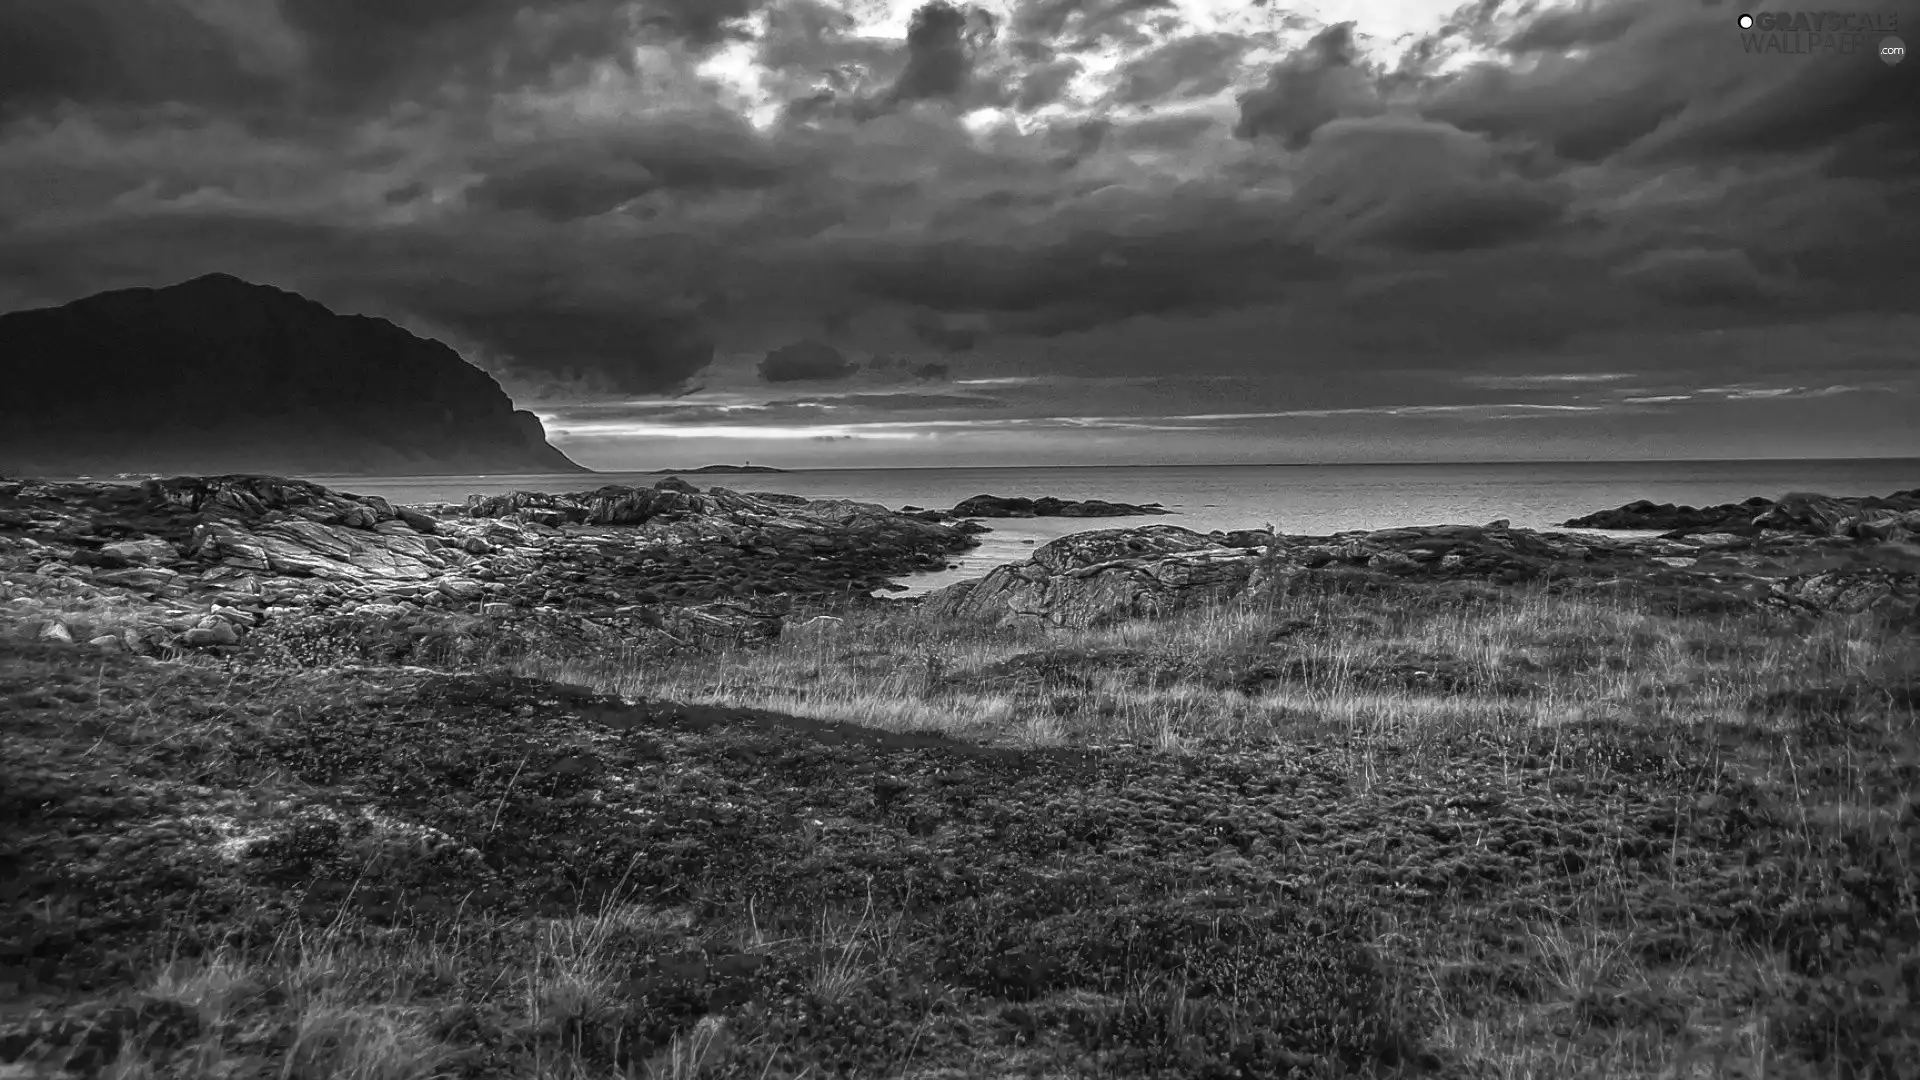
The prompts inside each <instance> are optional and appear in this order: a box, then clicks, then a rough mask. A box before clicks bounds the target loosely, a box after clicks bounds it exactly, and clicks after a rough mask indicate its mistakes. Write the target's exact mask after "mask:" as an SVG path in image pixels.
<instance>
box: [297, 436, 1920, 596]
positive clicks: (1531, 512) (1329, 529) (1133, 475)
mask: <svg viewBox="0 0 1920 1080" xmlns="http://www.w3.org/2000/svg"><path fill="white" fill-rule="evenodd" d="M686 475H687V476H688V479H689V480H690V481H691V482H692V483H694V484H697V485H699V486H700V487H703V488H705V487H715V486H717V487H725V488H731V489H733V490H736V491H773V492H781V493H784V494H789V495H801V496H806V497H809V498H845V499H860V500H863V501H867V502H876V503H880V504H882V505H884V506H887V507H890V508H893V509H899V508H901V507H902V506H919V507H927V508H933V509H945V508H948V507H951V506H953V505H954V504H955V503H958V502H960V501H961V500H963V499H967V498H970V497H972V496H974V495H1003V496H1014V495H1021V496H1026V497H1028V498H1038V497H1040V496H1042V495H1053V496H1057V497H1059V498H1062V499H1106V500H1108V501H1110V502H1124V503H1134V504H1136V505H1137V504H1143V503H1154V502H1157V503H1160V504H1162V505H1164V506H1165V507H1166V508H1167V509H1169V510H1171V511H1173V513H1172V514H1168V515H1164V516H1159V515H1156V516H1152V517H1124V518H995V519H990V520H986V521H984V522H983V524H985V525H987V526H989V527H990V528H991V529H992V530H993V531H992V532H989V533H986V534H985V535H983V536H981V537H980V538H979V539H980V540H981V545H980V546H979V547H978V548H975V549H973V550H972V551H969V552H966V553H964V554H962V555H959V556H956V557H955V558H954V560H953V568H951V569H948V570H942V571H934V572H929V573H921V574H915V575H912V576H910V577H906V578H902V579H900V582H899V583H900V584H902V585H904V586H906V591H905V592H904V593H895V594H894V595H913V594H916V593H920V592H924V591H927V590H929V589H934V588H939V587H941V586H943V585H946V584H950V583H951V582H954V581H959V580H963V579H966V578H971V577H978V576H980V575H981V574H984V573H986V572H987V571H988V570H989V569H991V568H993V567H994V566H996V565H999V564H1002V563H1008V562H1018V561H1020V560H1022V559H1025V558H1026V557H1027V555H1028V553H1030V552H1031V551H1032V550H1033V548H1034V547H1035V546H1037V545H1039V544H1044V543H1046V542H1047V541H1048V540H1052V539H1054V538H1056V537H1060V536H1066V535H1068V534H1070V533H1076V532H1084V531H1086V530H1089V529H1105V528H1120V527H1125V526H1130V525H1145V524H1154V523H1161V524H1172V525H1180V526H1184V527H1186V528H1189V529H1193V530H1195V531H1198V532H1209V531H1211V530H1214V529H1255V528H1265V527H1268V526H1272V527H1274V528H1276V529H1278V530H1280V531H1281V532H1284V533H1290V534H1294V535H1302V536H1323V535H1327V534H1331V533H1336V532H1345V531H1348V530H1352V529H1368V530H1371V529H1383V528H1392V527H1395V526H1405V525H1438V524H1469V525H1480V524H1485V523H1486V522H1488V521H1492V520H1494V519H1497V518H1506V519H1508V520H1509V521H1510V522H1512V523H1513V524H1514V525H1516V526H1521V527H1526V528H1538V529H1548V528H1554V527H1556V526H1558V525H1559V523H1561V522H1563V521H1566V520H1568V519H1569V518H1574V517H1579V516H1581V515H1583V514H1589V513H1592V512H1594V511H1596V510H1606V509H1610V508H1612V507H1616V506H1620V505H1623V504H1625V503H1630V502H1633V501H1634V500H1636V499H1650V500H1652V501H1654V502H1656V503H1679V504H1687V505H1692V506H1709V505H1713V504H1716V503H1727V502H1739V501H1740V500H1742V499H1745V498H1748V497H1750V496H1754V495H1761V496H1765V497H1767V498H1778V497H1780V496H1781V495H1784V494H1786V493H1787V492H1790V491H1817V492H1821V493H1823V494H1827V495H1851V496H1860V495H1884V494H1887V493H1889V492H1893V491H1903V490H1906V489H1909V488H1915V487H1920V458H1867V459H1823V460H1793V461H1631V462H1621V461H1608V462H1598V461H1595V462H1560V461H1556V462H1498V463H1484V464H1433V463H1416V464H1372V465H1111V466H1082V467H1071V468H1060V467H1035V468H951V469H947V468H914V469H813V470H801V471H795V472H786V473H750V474H749V473H735V474H706V475H697V476H696V475H692V474H686ZM660 478H661V477H660V474H658V473H627V472H603V473H594V474H587V475H583V474H580V473H556V474H532V475H511V476H510V475H493V476H431V477H420V476H410V477H366V476H351V477H348V476H334V477H328V476H313V477H307V479H311V480H314V481H316V482H318V483H321V484H325V485H326V486H328V487H331V488H335V489H337V490H341V491H349V492H353V493H356V494H362V495H380V496H384V497H385V498H387V499H389V500H390V501H393V502H399V503H423V502H447V503H458V502H464V501H465V500H466V497H467V496H468V495H470V494H475V493H479V494H495V493H499V492H506V491H552V492H558V491H583V490H591V489H593V488H596V487H600V486H603V485H606V484H629V485H633V486H636V487H640V486H646V485H650V484H652V483H654V482H656V481H657V480H659V479H660Z"/></svg>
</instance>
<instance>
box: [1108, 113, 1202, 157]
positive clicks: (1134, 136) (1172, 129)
mask: <svg viewBox="0 0 1920 1080" xmlns="http://www.w3.org/2000/svg"><path fill="white" fill-rule="evenodd" d="M1220 126H1221V121H1219V120H1217V119H1215V118H1214V117H1211V116H1194V115H1188V116H1181V115H1173V116H1149V117H1147V118H1145V119H1143V120H1135V121H1133V122H1132V123H1128V124H1120V125H1117V126H1115V127H1114V129H1113V132H1112V136H1111V138H1112V139H1113V142H1114V144H1115V145H1116V146H1119V147H1122V148H1125V149H1135V148H1138V149H1143V150H1176V149H1180V148H1182V147H1187V146H1191V145H1193V142H1194V140H1195V139H1198V138H1199V137H1200V136H1201V135H1203V134H1205V133H1206V132H1209V131H1212V130H1213V129H1215V128H1217V127H1220Z"/></svg>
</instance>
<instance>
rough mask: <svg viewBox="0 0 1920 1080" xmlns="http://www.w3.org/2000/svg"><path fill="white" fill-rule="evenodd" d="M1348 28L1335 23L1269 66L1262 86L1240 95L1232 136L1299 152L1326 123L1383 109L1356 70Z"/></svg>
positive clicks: (1363, 74)
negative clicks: (1267, 139) (1271, 140)
mask: <svg viewBox="0 0 1920 1080" xmlns="http://www.w3.org/2000/svg"><path fill="white" fill-rule="evenodd" d="M1353 27H1354V24H1353V23H1350V22H1344V23H1335V24H1334V25H1332V26H1329V27H1327V28H1326V29H1325V30H1322V31H1320V32H1319V33H1317V34H1315V35H1314V36H1313V38H1312V40H1310V41H1308V42H1307V44H1306V47H1304V48H1302V49H1299V50H1296V51H1295V52H1292V53H1290V54H1288V55H1287V57H1286V58H1285V59H1284V60H1281V61H1280V62H1279V63H1277V64H1275V65H1273V68H1272V69H1271V70H1270V71H1269V72H1268V73H1267V84H1266V85H1265V86H1264V87H1261V88H1260V89H1257V90H1250V91H1248V92H1247V93H1244V94H1242V95H1240V122H1239V124H1238V125H1237V126H1236V127H1235V128H1234V134H1236V135H1238V136H1240V137H1241V138H1243V139H1253V138H1258V137H1260V136H1263V135H1271V136H1274V137H1275V138H1277V139H1279V140H1280V142H1281V144H1282V145H1284V146H1286V147H1288V148H1291V149H1299V148H1300V147H1302V146H1305V145H1306V144H1307V140H1308V139H1310V138H1312V137H1313V133H1314V132H1315V131H1318V130H1319V129H1320V128H1321V127H1322V126H1324V125H1326V124H1329V123H1331V122H1333V121H1335V120H1340V119H1343V118H1347V117H1365V116H1375V115H1378V114H1379V113H1380V112H1381V111H1383V110H1384V109H1385V107H1386V106H1385V105H1384V103H1383V102H1382V101H1381V100H1380V93H1379V90H1378V88H1377V87H1375V85H1374V82H1373V79H1372V77H1371V76H1370V75H1369V74H1368V73H1367V72H1366V71H1365V70H1363V69H1362V68H1360V67H1359V66H1357V61H1358V52H1357V50H1356V49H1355V48H1354V43H1353Z"/></svg>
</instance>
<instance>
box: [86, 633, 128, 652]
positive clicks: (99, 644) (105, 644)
mask: <svg viewBox="0 0 1920 1080" xmlns="http://www.w3.org/2000/svg"><path fill="white" fill-rule="evenodd" d="M87 644H89V645H91V646H93V647H94V648H96V649H118V648H119V647H120V639H119V638H117V637H114V636H113V635H112V634H101V635H100V636H99V637H95V638H88V639H87Z"/></svg>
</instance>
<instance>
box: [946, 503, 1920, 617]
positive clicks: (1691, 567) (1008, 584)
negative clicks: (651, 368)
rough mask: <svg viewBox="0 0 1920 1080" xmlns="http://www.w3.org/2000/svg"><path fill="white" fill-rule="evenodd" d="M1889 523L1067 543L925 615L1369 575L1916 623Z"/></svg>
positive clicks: (1116, 532) (1089, 610)
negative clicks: (1835, 530)
mask: <svg viewBox="0 0 1920 1080" xmlns="http://www.w3.org/2000/svg"><path fill="white" fill-rule="evenodd" d="M1782 505H1801V504H1794V503H1792V502H1791V500H1782ZM1806 505H1811V504H1806ZM1783 513H1784V514H1785V515H1786V517H1787V519H1788V520H1795V521H1797V520H1801V519H1800V518H1799V517H1798V516H1795V512H1794V511H1785V512H1783ZM1883 523H1884V528H1885V530H1887V531H1888V532H1889V535H1888V536H1880V535H1878V534H1874V533H1868V532H1858V533H1854V534H1849V535H1847V536H1846V537H1840V536H1838V535H1829V534H1824V533H1822V534H1817V535H1808V534H1806V533H1805V532H1788V531H1782V530H1774V531H1767V532H1761V533H1759V534H1758V535H1753V536H1740V535H1736V534H1733V533H1727V532H1721V533H1711V534H1702V535H1693V536H1686V537H1635V538H1627V537H1620V538H1607V539H1602V538H1588V537H1579V538H1576V537H1573V536H1569V535H1566V534H1561V533H1551V532H1534V531H1532V530H1529V529H1514V528H1494V527H1490V526H1489V527H1482V526H1473V525H1428V526H1420V527H1416V528H1404V529H1379V530H1376V531H1373V532H1350V533H1340V534H1336V535H1334V536H1320V537H1313V536H1269V535H1266V534H1262V533H1258V532H1246V533H1234V534H1226V533H1216V534H1212V535H1205V534H1201V533H1197V532H1193V531H1191V530H1188V529H1182V528H1178V527H1176V526H1172V525H1145V526H1140V527H1138V528H1132V529H1102V530H1097V531H1093V532H1084V533H1076V534H1074V535H1072V536H1063V537H1061V538H1060V539H1058V540H1054V541H1052V542H1051V543H1048V544H1045V545H1042V546H1041V547H1038V548H1036V549H1035V550H1034V552H1033V556H1032V557H1031V558H1030V559H1028V560H1027V561H1026V562H1022V563H1014V564H1011V565H1007V566H999V567H995V568H994V569H993V570H992V571H990V572H989V573H988V574H987V575H986V576H985V577H982V578H976V579H973V580H970V581H962V582H959V583H957V584H954V585H949V586H947V587H946V588H944V589H939V590H936V591H934V592H931V593H928V594H927V595H926V596H925V597H924V598H923V599H922V600H921V607H920V610H921V612H922V613H923V614H924V615H926V616H927V617H931V618H983V619H988V620H1006V619H1014V620H1021V619H1033V620H1039V621H1042V622H1046V623H1050V624H1053V625H1056V626H1065V627H1090V626H1099V625H1102V624H1105V623H1108V622H1113V621H1119V620H1124V619H1131V618H1138V617H1143V616H1156V615H1166V614H1171V613H1174V612H1178V611H1182V610H1186V609H1189V608H1193V607H1200V606H1205V605H1209V604H1215V603H1219V602H1221V601H1226V600H1232V599H1236V598H1247V597H1256V596H1258V595H1261V594H1262V592H1263V590H1266V589H1268V588H1270V587H1281V586H1286V585H1288V584H1289V583H1291V582H1294V581H1297V580H1302V581H1304V580H1311V579H1313V578H1314V577H1316V576H1320V575H1326V574H1336V575H1351V574H1360V575H1377V576H1382V577H1391V578H1407V579H1416V580H1442V581H1444V580H1461V581H1477V582H1485V583H1489V584H1497V585H1517V584H1522V583H1541V584H1543V585H1545V586H1547V587H1550V588H1581V587H1593V588H1596V589H1598V590H1601V591H1602V592H1614V591H1618V592H1625V593H1632V594H1636V595H1640V596H1644V597H1647V598H1649V599H1657V600H1661V601H1664V602H1668V603H1671V604H1672V605H1674V606H1675V607H1676V608H1686V609H1689V610H1698V611H1702V612H1711V611H1726V610H1739V609H1753V608H1771V609H1775V610H1783V611H1793V612H1824V611H1840V612H1871V613H1874V614H1876V615H1879V616H1882V617H1884V618H1887V619H1890V620H1892V621H1894V622H1896V623H1898V624H1900V625H1903V626H1920V514H1914V513H1908V514H1905V515H1896V516H1893V517H1889V518H1885V519H1883Z"/></svg>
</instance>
